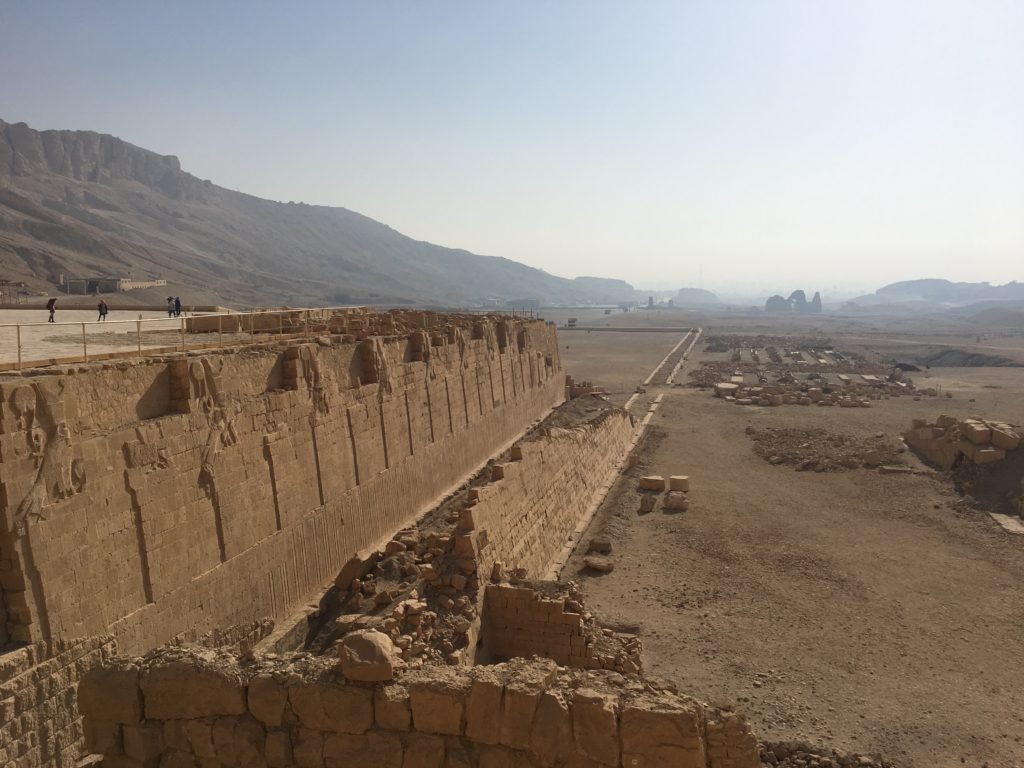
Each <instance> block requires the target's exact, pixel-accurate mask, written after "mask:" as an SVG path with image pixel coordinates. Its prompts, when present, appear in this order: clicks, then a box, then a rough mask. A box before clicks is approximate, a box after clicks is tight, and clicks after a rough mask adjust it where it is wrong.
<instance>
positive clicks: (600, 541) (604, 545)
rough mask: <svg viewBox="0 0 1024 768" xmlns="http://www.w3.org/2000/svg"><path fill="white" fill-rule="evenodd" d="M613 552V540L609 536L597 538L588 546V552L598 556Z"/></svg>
mask: <svg viewBox="0 0 1024 768" xmlns="http://www.w3.org/2000/svg"><path fill="white" fill-rule="evenodd" d="M611 551H612V540H611V539H609V538H608V537H607V536H595V537H594V538H592V539H591V540H590V544H588V545H587V552H588V553H591V552H592V553H594V554H598V555H607V554H610V553H611Z"/></svg>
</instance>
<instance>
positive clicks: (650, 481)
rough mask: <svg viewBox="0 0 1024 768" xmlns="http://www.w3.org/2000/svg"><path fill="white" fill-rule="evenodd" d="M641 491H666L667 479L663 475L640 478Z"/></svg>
mask: <svg viewBox="0 0 1024 768" xmlns="http://www.w3.org/2000/svg"><path fill="white" fill-rule="evenodd" d="M640 490H641V491H664V490H665V478H664V477H662V476H661V475H647V476H646V477H641V478H640Z"/></svg>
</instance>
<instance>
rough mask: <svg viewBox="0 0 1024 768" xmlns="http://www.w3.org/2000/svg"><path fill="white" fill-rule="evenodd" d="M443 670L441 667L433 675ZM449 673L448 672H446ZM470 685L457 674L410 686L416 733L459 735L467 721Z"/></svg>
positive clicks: (415, 682) (417, 682)
mask: <svg viewBox="0 0 1024 768" xmlns="http://www.w3.org/2000/svg"><path fill="white" fill-rule="evenodd" d="M441 669H444V668H438V670H437V671H434V672H433V674H434V675H438V672H439V671H440V670H441ZM445 671H447V670H445ZM468 693H469V682H468V680H467V679H466V678H464V677H462V675H461V674H460V673H458V672H455V671H452V672H451V673H449V674H448V675H447V677H441V676H437V677H435V678H434V679H427V680H416V681H414V682H412V683H410V685H409V703H410V705H411V707H412V721H413V725H414V727H415V728H416V730H417V731H420V732H422V733H439V734H449V735H452V736H459V735H461V734H462V730H463V721H464V720H465V704H466V697H467V695H468Z"/></svg>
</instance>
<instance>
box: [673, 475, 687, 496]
mask: <svg viewBox="0 0 1024 768" xmlns="http://www.w3.org/2000/svg"><path fill="white" fill-rule="evenodd" d="M668 489H669V490H670V491H682V492H683V493H689V492H690V477H689V475H672V476H671V477H670V478H669V479H668Z"/></svg>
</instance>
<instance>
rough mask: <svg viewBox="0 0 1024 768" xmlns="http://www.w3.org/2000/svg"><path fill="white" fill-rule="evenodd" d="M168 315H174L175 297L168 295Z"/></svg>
mask: <svg viewBox="0 0 1024 768" xmlns="http://www.w3.org/2000/svg"><path fill="white" fill-rule="evenodd" d="M167 316H168V317H174V297H173V296H168V297H167Z"/></svg>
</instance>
